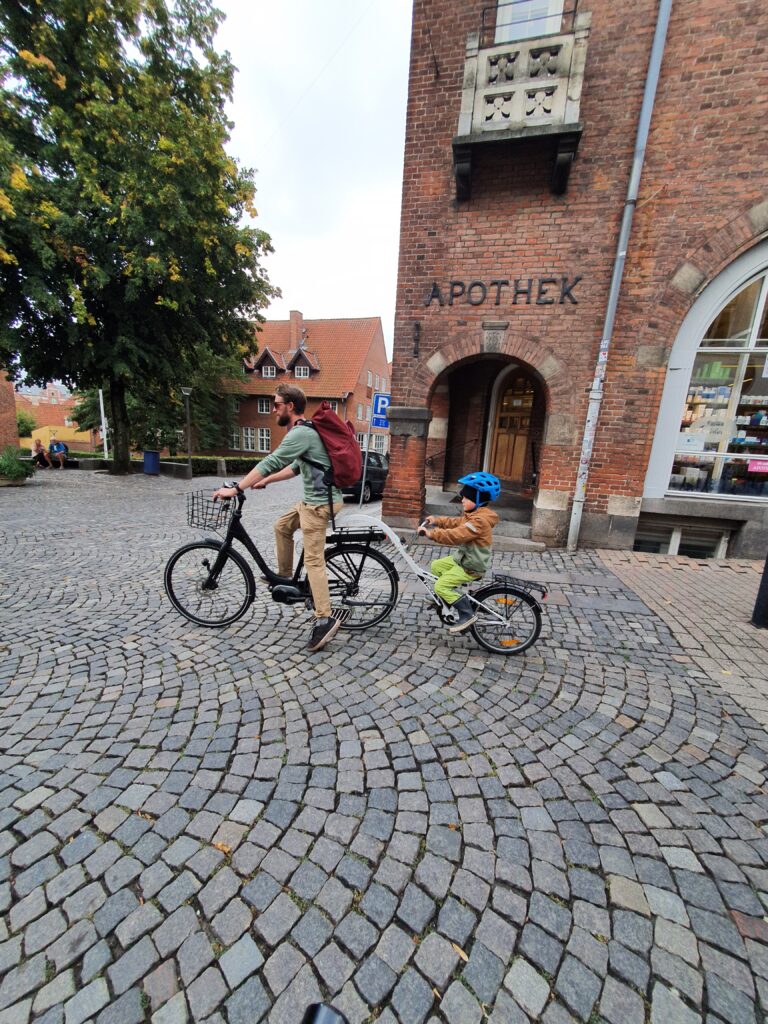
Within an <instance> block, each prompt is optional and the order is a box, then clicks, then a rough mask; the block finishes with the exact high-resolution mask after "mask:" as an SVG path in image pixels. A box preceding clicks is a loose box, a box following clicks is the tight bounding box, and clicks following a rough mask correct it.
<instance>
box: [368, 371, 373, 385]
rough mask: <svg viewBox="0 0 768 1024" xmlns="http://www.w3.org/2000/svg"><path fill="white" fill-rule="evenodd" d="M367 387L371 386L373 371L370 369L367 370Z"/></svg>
mask: <svg viewBox="0 0 768 1024" xmlns="http://www.w3.org/2000/svg"><path fill="white" fill-rule="evenodd" d="M368 387H369V388H372V387H373V373H372V372H371V371H370V370H369V371H368Z"/></svg>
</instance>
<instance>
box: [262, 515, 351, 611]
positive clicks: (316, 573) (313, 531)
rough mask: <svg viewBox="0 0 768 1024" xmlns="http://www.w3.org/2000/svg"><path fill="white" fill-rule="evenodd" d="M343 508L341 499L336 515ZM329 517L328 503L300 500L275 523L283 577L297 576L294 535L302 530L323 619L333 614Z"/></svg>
mask: <svg viewBox="0 0 768 1024" xmlns="http://www.w3.org/2000/svg"><path fill="white" fill-rule="evenodd" d="M342 508H344V504H343V502H341V501H339V502H337V503H336V504H335V505H334V506H333V514H334V515H336V514H337V513H338V512H340V511H341V510H342ZM329 518H330V513H329V511H328V504H327V502H326V503H325V504H323V505H308V504H307V503H306V502H305V501H300V502H299V503H298V505H294V507H293V508H291V509H289V510H288V511H287V512H286V513H285V514H284V515H282V516H280V518H279V519H278V520H277V521H276V522H275V552H276V554H277V571H278V574H279V575H280V576H292V575H293V535H294V533H295V532H296V531H297V530H301V532H302V534H303V536H304V565H305V567H306V570H307V577H308V579H309V589H310V590H311V591H312V600H313V601H314V604H315V616H316V617H317V618H319V619H325V618H327V617H328V616H329V615H330V614H331V596H330V594H329V592H328V573H327V571H326V568H325V535H326V529H327V526H328V520H329Z"/></svg>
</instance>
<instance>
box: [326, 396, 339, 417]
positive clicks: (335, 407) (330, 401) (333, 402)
mask: <svg viewBox="0 0 768 1024" xmlns="http://www.w3.org/2000/svg"><path fill="white" fill-rule="evenodd" d="M328 405H330V407H331V409H333V411H334V412H335V413H338V411H339V403H338V402H337V401H336V399H335V398H329V399H328Z"/></svg>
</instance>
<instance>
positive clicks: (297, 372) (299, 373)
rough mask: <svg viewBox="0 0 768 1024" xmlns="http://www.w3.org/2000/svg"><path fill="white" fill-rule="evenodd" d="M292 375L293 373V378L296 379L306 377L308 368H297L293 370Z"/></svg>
mask: <svg viewBox="0 0 768 1024" xmlns="http://www.w3.org/2000/svg"><path fill="white" fill-rule="evenodd" d="M293 373H294V376H296V377H308V376H309V367H308V366H297V367H296V368H295V370H294V371H293Z"/></svg>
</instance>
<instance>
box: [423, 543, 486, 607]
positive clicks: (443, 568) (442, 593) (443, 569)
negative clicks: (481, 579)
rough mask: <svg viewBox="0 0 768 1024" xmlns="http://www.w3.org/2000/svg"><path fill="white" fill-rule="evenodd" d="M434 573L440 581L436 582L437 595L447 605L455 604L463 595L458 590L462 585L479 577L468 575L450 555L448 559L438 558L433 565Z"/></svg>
mask: <svg viewBox="0 0 768 1024" xmlns="http://www.w3.org/2000/svg"><path fill="white" fill-rule="evenodd" d="M431 568H432V572H433V573H434V574H435V576H437V577H438V579H437V580H436V581H435V593H436V594H437V596H438V597H440V598H442V599H443V601H445V603H446V604H455V603H456V601H458V600H459V598H460V597H461V594H460V593H459V592H458V590H457V589H456V588H457V587H460V586H461V585H462V583H470V582H472V580H476V579H477V578H478V577H477V576H473V575H472V574H471V573H468V572H467V571H466V570H465V569H462V567H461V566H460V565H459V564H458V562H455V561H454V560H453V559H452V558H451V556H450V555H448V557H447V558H436V559H435V560H434V562H433V563H432V567H431Z"/></svg>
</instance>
